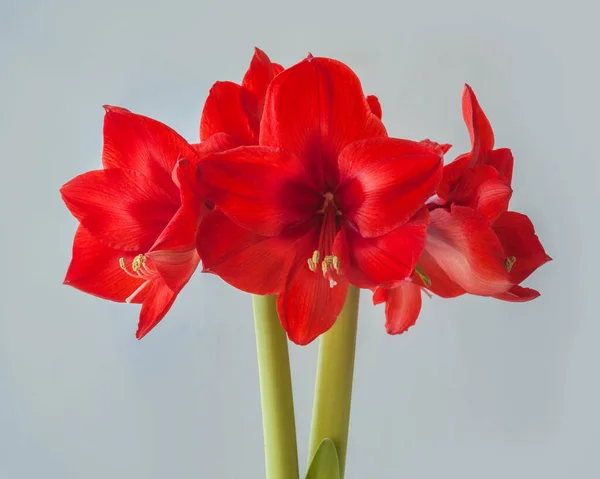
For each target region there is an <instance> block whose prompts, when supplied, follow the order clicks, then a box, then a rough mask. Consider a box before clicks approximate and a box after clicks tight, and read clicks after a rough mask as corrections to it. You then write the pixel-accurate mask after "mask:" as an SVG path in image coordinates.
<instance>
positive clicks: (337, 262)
mask: <svg viewBox="0 0 600 479" xmlns="http://www.w3.org/2000/svg"><path fill="white" fill-rule="evenodd" d="M331 264H332V265H333V267H334V269H335V271H336V272H337V273H339V272H340V259H339V258H338V257H337V256H333V257H332V258H331Z"/></svg>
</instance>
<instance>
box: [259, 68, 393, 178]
mask: <svg viewBox="0 0 600 479" xmlns="http://www.w3.org/2000/svg"><path fill="white" fill-rule="evenodd" d="M299 92H300V94H299ZM382 136H387V133H386V131H385V127H384V126H383V123H381V121H380V120H379V119H378V118H377V117H376V116H375V115H374V114H372V113H371V109H370V107H369V104H368V102H367V100H366V98H365V95H364V93H363V90H362V87H361V84H360V81H359V79H358V77H357V76H356V75H355V74H354V72H353V71H352V70H351V69H350V68H348V67H347V66H346V65H344V64H343V63H340V62H338V61H336V60H330V59H327V58H313V57H309V58H307V59H306V60H304V61H302V62H300V63H298V64H297V65H294V66H293V67H291V68H288V69H287V70H284V71H283V72H282V73H280V74H279V75H277V77H275V79H274V80H273V81H272V82H271V85H270V86H269V89H268V91H267V96H266V99H265V109H264V113H263V119H262V123H261V128H260V144H261V145H265V146H275V147H281V148H283V149H284V150H287V151H290V152H293V153H295V154H296V156H297V157H298V158H300V159H301V160H302V161H303V162H304V164H305V165H306V171H308V172H310V174H311V177H312V178H314V181H315V186H317V188H318V189H319V190H323V189H325V188H333V187H334V186H335V184H336V182H337V161H336V160H337V156H338V155H339V153H340V152H341V151H342V150H343V149H344V148H345V147H346V146H347V145H349V144H350V143H353V142H355V141H357V140H361V139H363V138H371V137H382Z"/></svg>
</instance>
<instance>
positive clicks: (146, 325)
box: [135, 280, 177, 339]
mask: <svg viewBox="0 0 600 479" xmlns="http://www.w3.org/2000/svg"><path fill="white" fill-rule="evenodd" d="M176 297H177V293H175V292H173V291H171V290H170V289H169V288H168V287H167V286H166V285H165V283H163V282H162V281H160V280H155V281H152V285H151V287H150V290H149V291H148V294H147V297H146V300H145V301H144V304H143V306H142V310H141V311H140V321H139V323H138V329H137V332H136V333H135V337H136V338H137V339H142V338H143V337H144V336H146V334H148V333H149V332H150V331H151V330H152V328H154V326H156V325H157V324H158V323H159V321H160V320H161V319H163V318H164V317H165V314H167V312H168V311H169V309H171V306H172V305H173V302H174V301H175V298H176Z"/></svg>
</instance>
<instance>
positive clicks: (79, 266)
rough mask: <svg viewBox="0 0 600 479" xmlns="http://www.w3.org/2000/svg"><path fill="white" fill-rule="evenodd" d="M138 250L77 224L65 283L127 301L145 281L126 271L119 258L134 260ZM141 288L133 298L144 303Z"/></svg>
mask: <svg viewBox="0 0 600 479" xmlns="http://www.w3.org/2000/svg"><path fill="white" fill-rule="evenodd" d="M136 254H137V252H124V251H119V250H116V249H112V248H108V247H107V246H104V245H103V244H102V243H99V242H98V241H97V240H95V239H94V237H93V236H92V235H91V234H90V232H89V231H88V230H86V229H85V228H84V227H83V226H79V227H78V228H77V232H76V233H75V239H74V241H73V258H72V259H71V264H69V269H68V270H67V275H66V277H65V280H64V284H68V285H69V286H72V287H74V288H77V289H79V290H80V291H83V292H84V293H88V294H92V295H94V296H97V297H99V298H102V299H108V300H111V301H118V302H124V301H125V300H126V299H127V298H128V297H129V296H130V295H131V294H132V293H133V292H134V291H135V290H136V289H137V288H138V287H140V286H141V285H142V283H143V282H144V280H143V279H141V278H133V277H131V276H129V275H128V274H127V273H125V272H124V271H123V270H122V269H121V267H120V265H119V260H120V259H121V258H123V259H124V260H125V262H126V263H127V264H129V263H131V261H132V260H133V258H134V257H135V256H136ZM144 297H145V292H144V291H142V292H141V293H140V294H138V295H136V296H135V298H134V299H133V301H132V302H133V303H141V302H142V300H143V298H144Z"/></svg>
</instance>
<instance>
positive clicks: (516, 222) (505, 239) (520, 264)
mask: <svg viewBox="0 0 600 479" xmlns="http://www.w3.org/2000/svg"><path fill="white" fill-rule="evenodd" d="M492 228H493V229H494V232H495V233H496V235H497V236H498V239H499V240H500V243H502V246H503V248H504V253H505V254H506V256H507V257H514V258H515V261H514V263H513V264H512V267H511V270H510V277H511V279H512V281H513V282H514V283H515V284H519V283H521V282H522V281H523V280H525V279H526V278H527V277H528V276H529V275H530V274H531V273H533V272H534V271H535V270H536V269H538V268H539V267H540V266H542V265H543V264H545V263H547V262H548V261H550V260H551V259H552V258H550V256H548V255H547V254H546V251H544V247H543V246H542V243H541V242H540V240H539V238H538V236H537V235H536V234H535V229H534V227H533V223H532V222H531V220H530V219H529V218H528V217H527V216H526V215H524V214H521V213H516V212H515V211H508V212H506V213H504V214H503V215H502V216H500V217H499V218H498V220H496V222H495V223H494V224H493V226H492Z"/></svg>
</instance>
